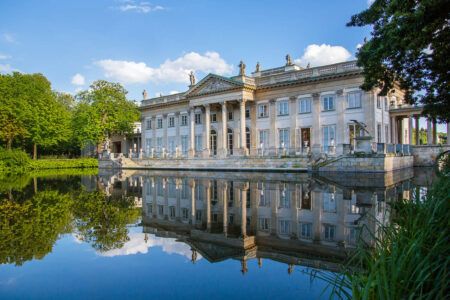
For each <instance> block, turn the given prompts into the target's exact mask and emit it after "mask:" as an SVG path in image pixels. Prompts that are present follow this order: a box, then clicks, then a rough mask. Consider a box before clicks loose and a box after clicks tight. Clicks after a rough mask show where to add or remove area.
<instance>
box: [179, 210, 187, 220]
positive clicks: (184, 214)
mask: <svg viewBox="0 0 450 300" xmlns="http://www.w3.org/2000/svg"><path fill="white" fill-rule="evenodd" d="M181 216H182V218H183V220H187V219H189V209H187V208H182V209H181Z"/></svg>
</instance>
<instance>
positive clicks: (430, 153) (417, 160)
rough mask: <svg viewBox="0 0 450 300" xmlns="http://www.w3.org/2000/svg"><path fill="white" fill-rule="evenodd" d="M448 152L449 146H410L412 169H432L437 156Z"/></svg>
mask: <svg viewBox="0 0 450 300" xmlns="http://www.w3.org/2000/svg"><path fill="white" fill-rule="evenodd" d="M449 150H450V145H424V146H411V152H412V155H413V156H414V167H432V166H434V163H435V162H436V158H437V157H438V155H439V154H441V153H442V152H445V151H449Z"/></svg>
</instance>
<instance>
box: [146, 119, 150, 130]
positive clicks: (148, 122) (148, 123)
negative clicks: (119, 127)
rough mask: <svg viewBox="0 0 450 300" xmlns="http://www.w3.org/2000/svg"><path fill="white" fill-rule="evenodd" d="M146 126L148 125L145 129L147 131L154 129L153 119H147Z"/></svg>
mask: <svg viewBox="0 0 450 300" xmlns="http://www.w3.org/2000/svg"><path fill="white" fill-rule="evenodd" d="M145 124H146V126H145V129H147V130H150V129H152V119H147V120H146V123H145Z"/></svg>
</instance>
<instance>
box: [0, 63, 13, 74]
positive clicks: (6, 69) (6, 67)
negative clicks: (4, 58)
mask: <svg viewBox="0 0 450 300" xmlns="http://www.w3.org/2000/svg"><path fill="white" fill-rule="evenodd" d="M13 71H17V70H15V69H13V68H11V65H10V64H0V73H11V72H13Z"/></svg>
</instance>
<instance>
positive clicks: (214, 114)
mask: <svg viewBox="0 0 450 300" xmlns="http://www.w3.org/2000/svg"><path fill="white" fill-rule="evenodd" d="M216 122H217V114H216V113H212V114H211V123H216Z"/></svg>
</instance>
